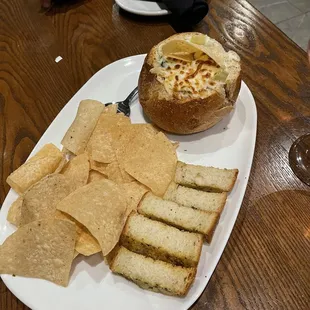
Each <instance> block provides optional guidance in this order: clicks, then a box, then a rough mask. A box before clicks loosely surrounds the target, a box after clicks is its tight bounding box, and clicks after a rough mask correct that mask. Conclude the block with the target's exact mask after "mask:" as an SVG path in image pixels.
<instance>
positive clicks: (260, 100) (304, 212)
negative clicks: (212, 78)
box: [0, 0, 310, 310]
mask: <svg viewBox="0 0 310 310" xmlns="http://www.w3.org/2000/svg"><path fill="white" fill-rule="evenodd" d="M209 3H210V13H209V15H208V17H206V18H205V20H204V21H203V22H202V23H201V24H200V25H198V26H197V27H195V28H196V29H195V30H198V31H201V32H204V33H207V34H209V35H210V36H212V37H214V38H216V39H217V40H219V41H220V42H221V43H223V44H224V46H225V48H227V49H232V50H235V51H236V52H238V53H239V55H240V56H241V58H242V65H243V79H244V81H245V82H246V83H247V84H248V86H249V87H250V89H251V90H252V92H253V94H254V96H255V99H256V104H257V110H258V134H257V143H256V152H255V156H254V163H253V167H252V173H251V177H250V180H249V185H248V188H247V192H246V196H245V198H244V201H243V205H242V208H241V211H240V214H239V216H238V219H237V222H236V225H235V228H234V230H233V233H232V235H231V237H230V240H229V242H228V244H227V247H226V249H225V251H224V254H223V256H222V258H221V260H220V262H219V264H218V266H217V268H216V270H215V272H214V274H213V276H212V278H211V280H210V282H209V284H208V286H207V288H206V289H205V291H204V293H203V294H202V296H201V297H200V299H199V300H198V301H197V302H196V304H195V305H194V306H193V308H192V309H195V310H196V309H197V310H198V309H309V304H310V285H309V284H310V264H309V257H310V212H309V206H310V192H309V188H308V187H307V186H305V185H303V183H301V182H300V181H299V179H298V178H297V177H295V175H294V174H293V173H292V171H291V170H290V167H289V164H288V151H289V148H290V146H291V144H292V142H293V141H294V140H295V139H296V138H297V137H299V136H300V135H302V134H304V133H307V132H310V118H309V116H310V69H309V65H308V63H307V57H306V53H305V52H304V51H302V50H301V49H300V48H299V47H297V46H296V45H295V44H294V43H293V42H291V41H290V40H289V39H288V38H287V37H286V36H285V35H284V34H283V33H282V32H281V31H280V30H278V29H277V28H276V27H275V26H274V25H273V24H272V23H271V22H269V21H268V20H267V19H266V18H264V17H263V16H262V15H261V14H260V13H259V12H258V11H257V10H255V9H254V8H253V7H252V6H251V5H250V4H248V3H247V2H246V1H245V0H237V1H236V0H214V1H209ZM173 33H174V30H173V28H172V27H171V26H170V25H169V24H168V20H167V19H165V18H159V19H158V18H155V19H153V18H152V19H145V18H141V17H135V16H132V15H130V14H127V13H124V12H119V10H118V8H117V7H116V5H113V1H110V0H108V1H104V0H92V1H85V2H78V3H76V4H72V5H68V6H65V7H62V8H53V9H52V10H50V11H49V12H47V13H46V12H43V11H41V10H40V5H39V1H38V0H30V1H28V2H24V1H22V0H16V1H9V0H2V1H1V2H0V137H1V140H0V141H1V142H0V154H1V166H0V169H1V177H2V182H1V188H0V202H1V203H2V202H3V200H4V198H5V195H6V194H7V192H8V190H9V187H8V186H7V185H6V183H5V179H6V177H7V176H8V174H9V173H10V172H11V171H12V170H14V169H16V168H17V167H18V166H19V165H20V164H22V163H23V162H24V160H25V159H26V158H27V156H28V155H29V153H30V151H31V150H32V148H33V147H34V146H35V144H36V143H37V141H38V140H39V139H40V137H41V135H42V134H43V132H44V131H45V130H46V128H47V126H48V125H49V124H50V123H51V122H52V120H53V119H54V117H55V116H56V115H57V113H58V112H59V111H60V109H61V108H62V107H63V106H64V105H65V104H66V102H67V101H68V100H69V99H70V98H71V97H72V95H73V94H74V93H75V92H76V91H77V90H78V89H79V88H80V87H81V86H82V85H83V84H84V83H85V82H86V81H87V80H88V79H89V78H90V77H91V76H92V75H93V74H94V73H95V72H96V71H98V70H99V69H100V68H102V67H103V66H105V65H107V64H108V63H110V62H112V61H114V60H117V59H119V58H122V57H125V56H129V55H133V54H139V53H145V52H147V51H148V50H149V49H150V48H151V46H152V45H154V44H155V43H157V42H159V41H160V40H162V39H164V38H166V37H168V36H169V35H171V34H173ZM57 56H61V57H62V58H63V59H62V60H61V61H60V62H58V63H56V62H55V59H56V57H57ZM240 151H242V150H240ZM0 309H6V310H13V309H14V310H17V309H18V310H21V309H28V308H27V307H26V306H24V305H23V304H22V303H21V302H20V301H18V300H17V298H16V297H14V296H13V295H12V294H11V293H10V291H9V290H8V289H7V288H6V287H5V285H4V284H3V282H0Z"/></svg>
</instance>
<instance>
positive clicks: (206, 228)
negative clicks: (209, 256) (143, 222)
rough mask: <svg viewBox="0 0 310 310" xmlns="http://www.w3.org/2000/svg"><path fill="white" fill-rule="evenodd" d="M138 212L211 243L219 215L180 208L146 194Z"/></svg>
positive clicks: (170, 202)
mask: <svg viewBox="0 0 310 310" xmlns="http://www.w3.org/2000/svg"><path fill="white" fill-rule="evenodd" d="M138 212H139V213H140V214H143V215H144V216H147V217H149V218H151V219H154V220H158V221H161V222H164V223H166V224H169V225H172V226H175V227H177V228H180V229H184V230H188V231H192V232H197V233H201V234H203V235H204V236H205V238H206V240H207V242H211V240H212V236H213V232H214V230H215V228H216V225H217V223H218V220H219V217H220V214H219V213H217V212H206V211H202V210H198V209H193V208H189V207H184V206H180V205H178V204H177V203H175V202H173V201H168V200H164V199H162V198H160V197H157V196H155V195H153V194H152V193H148V194H146V195H145V196H144V198H143V200H142V201H141V202H140V205H139V206H138Z"/></svg>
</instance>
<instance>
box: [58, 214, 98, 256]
mask: <svg viewBox="0 0 310 310" xmlns="http://www.w3.org/2000/svg"><path fill="white" fill-rule="evenodd" d="M55 218H56V219H61V220H67V221H71V222H73V223H74V224H75V225H76V232H77V238H76V243H75V251H77V252H78V253H79V254H82V255H84V256H90V255H93V254H96V253H98V252H100V251H101V248H100V245H99V243H98V241H97V240H96V238H94V237H93V236H92V235H91V233H90V232H89V231H88V229H87V228H86V227H85V226H83V225H82V224H81V223H79V222H78V221H77V220H75V219H74V218H73V217H72V216H70V215H69V214H67V213H63V212H61V211H59V210H56V215H55Z"/></svg>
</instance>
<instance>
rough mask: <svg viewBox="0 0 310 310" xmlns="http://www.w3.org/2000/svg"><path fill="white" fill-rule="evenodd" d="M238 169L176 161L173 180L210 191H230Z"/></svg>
mask: <svg viewBox="0 0 310 310" xmlns="http://www.w3.org/2000/svg"><path fill="white" fill-rule="evenodd" d="M237 175H238V169H219V168H214V167H204V166H198V165H190V164H185V163H183V162H181V161H178V163H177V168H176V173H175V182H176V183H178V184H181V185H184V186H188V187H192V188H197V189H201V190H205V191H211V192H230V191H231V190H232V189H233V187H234V185H235V182H236V179H237Z"/></svg>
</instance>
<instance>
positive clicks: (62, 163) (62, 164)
mask: <svg viewBox="0 0 310 310" xmlns="http://www.w3.org/2000/svg"><path fill="white" fill-rule="evenodd" d="M67 162H68V160H67V158H66V156H65V155H63V157H62V159H61V161H60V162H59V164H58V167H57V168H56V170H55V172H54V173H60V172H61V171H62V169H63V168H64V166H65V165H66V164H67Z"/></svg>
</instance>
